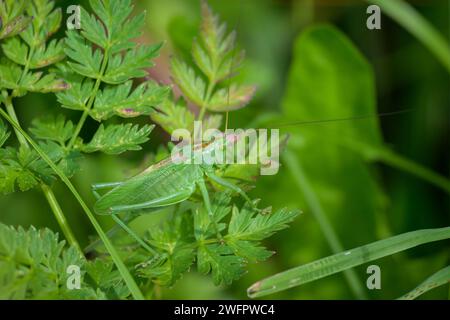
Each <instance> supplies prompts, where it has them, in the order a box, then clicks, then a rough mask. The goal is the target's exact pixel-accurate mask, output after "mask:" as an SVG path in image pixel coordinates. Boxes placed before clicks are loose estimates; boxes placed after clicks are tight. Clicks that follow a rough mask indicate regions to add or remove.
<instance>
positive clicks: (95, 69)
mask: <svg viewBox="0 0 450 320" xmlns="http://www.w3.org/2000/svg"><path fill="white" fill-rule="evenodd" d="M65 53H66V54H67V56H68V57H70V58H71V59H72V60H73V62H69V65H70V67H71V68H72V69H73V70H74V71H75V72H76V73H78V74H80V75H82V76H85V77H88V78H93V79H98V78H100V77H101V76H102V75H101V74H100V68H101V65H102V61H103V54H102V52H101V51H100V50H99V49H94V50H93V49H92V47H91V46H90V44H89V43H87V42H86V40H85V39H83V37H81V36H80V35H79V34H78V33H77V32H76V31H75V30H71V31H67V37H66V49H65ZM75 61H76V62H75Z"/></svg>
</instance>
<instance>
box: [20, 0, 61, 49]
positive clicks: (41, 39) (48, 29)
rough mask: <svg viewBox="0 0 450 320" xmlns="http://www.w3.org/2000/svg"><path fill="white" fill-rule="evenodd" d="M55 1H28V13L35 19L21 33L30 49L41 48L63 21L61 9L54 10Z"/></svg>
mask: <svg viewBox="0 0 450 320" xmlns="http://www.w3.org/2000/svg"><path fill="white" fill-rule="evenodd" d="M54 6H55V3H54V1H49V0H35V1H27V6H26V12H27V14H28V16H30V17H33V20H32V23H31V24H30V25H29V26H28V28H26V29H25V31H23V32H21V33H20V37H21V38H22V39H23V40H24V41H25V42H26V43H27V44H28V45H29V46H30V47H35V48H37V47H40V46H42V45H43V44H44V43H45V41H47V39H48V38H49V37H50V36H51V35H52V34H54V33H55V32H56V31H57V30H58V29H59V26H60V24H61V21H62V11H61V8H57V9H55V10H53V9H54Z"/></svg>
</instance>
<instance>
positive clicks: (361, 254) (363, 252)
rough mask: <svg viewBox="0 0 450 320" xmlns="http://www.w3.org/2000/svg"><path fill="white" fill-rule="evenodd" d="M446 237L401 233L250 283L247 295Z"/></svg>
mask: <svg viewBox="0 0 450 320" xmlns="http://www.w3.org/2000/svg"><path fill="white" fill-rule="evenodd" d="M449 238H450V227H445V228H438V229H425V230H417V231H412V232H407V233H403V234H400V235H397V236H394V237H391V238H388V239H384V240H379V241H375V242H372V243H370V244H367V245H364V246H361V247H357V248H355V249H352V250H348V251H345V252H341V253H338V254H335V255H332V256H328V257H326V258H323V259H319V260H316V261H313V262H311V263H308V264H305V265H302V266H299V267H296V268H293V269H290V270H287V271H284V272H281V273H278V274H276V275H274V276H271V277H269V278H266V279H263V280H261V281H259V282H257V283H255V284H253V285H252V286H251V287H250V288H248V290H247V294H248V296H249V297H251V298H256V297H262V296H266V295H268V294H271V293H275V292H278V291H283V290H286V289H289V288H292V287H296V286H300V285H302V284H305V283H308V282H312V281H315V280H318V279H321V278H324V277H327V276H329V275H332V274H335V273H338V272H341V271H344V270H347V269H349V268H353V267H356V266H359V265H361V264H364V263H367V262H369V261H373V260H376V259H380V258H383V257H386V256H389V255H392V254H394V253H397V252H401V251H404V250H407V249H410V248H413V247H416V246H419V245H421V244H425V243H428V242H433V241H439V240H444V239H449Z"/></svg>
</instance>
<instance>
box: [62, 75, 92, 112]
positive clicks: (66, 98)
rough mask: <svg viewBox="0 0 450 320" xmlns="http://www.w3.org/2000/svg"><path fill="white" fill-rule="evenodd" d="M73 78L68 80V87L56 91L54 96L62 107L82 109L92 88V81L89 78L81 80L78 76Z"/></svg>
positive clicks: (84, 107)
mask: <svg viewBox="0 0 450 320" xmlns="http://www.w3.org/2000/svg"><path fill="white" fill-rule="evenodd" d="M72 77H73V76H72ZM64 78H66V77H64ZM73 78H74V79H73V80H72V81H69V86H70V88H69V89H68V90H64V91H61V92H58V93H57V95H56V96H57V98H58V102H59V103H60V104H61V106H62V107H63V108H67V109H72V110H80V111H84V110H85V109H86V104H87V102H88V100H89V98H90V96H91V94H92V90H93V89H94V82H93V81H92V80H91V79H85V80H84V81H83V79H81V78H78V77H73Z"/></svg>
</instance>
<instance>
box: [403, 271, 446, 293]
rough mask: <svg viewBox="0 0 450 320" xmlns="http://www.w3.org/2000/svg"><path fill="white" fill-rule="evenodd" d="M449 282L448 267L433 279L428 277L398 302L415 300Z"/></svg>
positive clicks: (437, 273)
mask: <svg viewBox="0 0 450 320" xmlns="http://www.w3.org/2000/svg"><path fill="white" fill-rule="evenodd" d="M449 282H450V266H447V267H445V268H444V269H441V270H439V271H438V272H436V273H435V274H433V275H432V276H431V277H428V278H427V279H426V280H425V281H424V282H422V283H421V284H419V285H418V286H417V287H416V288H414V289H413V290H412V291H410V292H408V293H407V294H405V295H403V296H401V297H400V298H398V300H414V299H416V298H417V297H418V296H420V295H422V294H424V293H425V292H427V291H430V290H432V289H434V288H437V287H439V286H442V285H444V284H446V283H449Z"/></svg>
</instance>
